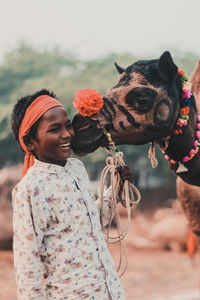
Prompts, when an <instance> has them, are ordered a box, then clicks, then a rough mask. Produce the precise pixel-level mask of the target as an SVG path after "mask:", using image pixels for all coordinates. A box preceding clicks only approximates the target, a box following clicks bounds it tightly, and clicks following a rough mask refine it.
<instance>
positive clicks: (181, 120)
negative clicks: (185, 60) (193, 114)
mask: <svg viewBox="0 0 200 300" xmlns="http://www.w3.org/2000/svg"><path fill="white" fill-rule="evenodd" d="M178 74H179V75H180V76H181V81H182V98H181V101H180V110H179V115H178V119H177V121H176V124H175V128H174V130H173V134H174V135H179V134H182V133H183V129H184V128H185V127H186V126H187V123H188V120H189V112H190V105H191V96H192V92H191V83H190V81H189V79H188V77H187V76H186V74H185V72H184V71H183V70H178ZM199 147H200V115H197V125H196V134H195V140H194V144H193V147H192V148H191V149H190V151H189V153H188V154H187V155H186V156H184V157H183V159H182V160H181V161H180V163H186V162H188V161H190V160H191V159H193V157H194V156H195V155H196V154H197V153H198V151H199ZM164 157H165V158H166V159H167V160H168V161H169V162H170V163H171V164H174V165H175V164H177V163H179V162H178V161H175V160H174V159H171V158H170V157H169V156H168V155H167V154H166V153H164ZM185 171H186V170H185Z"/></svg>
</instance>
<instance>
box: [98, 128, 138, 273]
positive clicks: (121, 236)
mask: <svg viewBox="0 0 200 300" xmlns="http://www.w3.org/2000/svg"><path fill="white" fill-rule="evenodd" d="M104 133H105V134H106V136H107V138H108V141H109V145H110V146H109V147H107V151H108V153H110V154H111V156H109V157H107V159H106V166H105V168H104V169H103V171H102V174H101V180H100V191H99V198H100V208H101V209H100V211H101V224H102V230H103V232H104V234H105V237H106V241H107V243H108V244H114V243H119V247H120V259H119V264H118V267H117V271H118V272H120V271H121V269H122V271H121V273H120V275H119V276H122V275H123V274H124V272H125V271H126V268H127V265H128V255H127V249H126V244H125V236H126V234H127V232H128V229H129V226H130V224H131V207H132V208H135V207H136V206H137V204H138V203H139V201H140V199H141V195H140V192H139V190H138V189H137V188H136V187H135V186H134V185H133V184H132V183H131V182H129V181H128V180H125V181H124V183H123V187H122V188H121V184H122V180H121V177H120V174H119V172H118V171H117V168H118V167H119V166H125V163H124V160H123V153H122V152H118V151H117V149H116V147H115V144H114V143H113V141H112V140H111V136H110V134H109V133H107V132H106V131H105V130H104ZM108 177H109V179H110V183H111V191H112V192H111V206H110V217H109V223H108V226H107V227H106V228H104V226H103V225H104V224H103V207H104V200H103V194H104V190H105V188H106V182H107V179H108ZM119 192H120V193H121V194H120V196H119ZM118 202H121V203H122V205H123V206H125V207H126V208H127V222H126V224H125V226H124V227H123V226H122V222H121V218H120V214H119V209H118ZM113 220H114V221H115V223H116V226H117V231H118V234H117V236H111V235H110V228H111V224H112V221H113ZM123 251H124V253H125V266H124V268H122V256H123V255H122V254H123Z"/></svg>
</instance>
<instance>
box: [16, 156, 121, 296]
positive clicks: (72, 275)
mask: <svg viewBox="0 0 200 300" xmlns="http://www.w3.org/2000/svg"><path fill="white" fill-rule="evenodd" d="M106 204H107V205H105V212H104V215H106V214H107V216H108V213H109V200H108V199H107V202H106ZM106 223H107V221H106V220H104V224H106ZM13 227H14V243H13V249H14V264H15V272H16V281H17V286H18V290H17V294H18V299H20V300H28V299H31V300H32V299H40V300H43V299H47V300H49V299H51V300H53V299H56V300H64V299H67V300H75V299H88V300H92V299H96V300H97V299H98V300H109V299H113V300H115V299H120V300H122V299H125V296H124V291H123V288H122V286H121V284H120V281H119V277H118V275H117V273H116V271H115V266H114V262H113V260H112V257H111V255H110V252H109V251H108V248H107V245H106V242H105V239H104V236H103V233H102V229H101V225H100V218H99V209H98V205H97V201H95V198H94V196H93V194H92V191H91V189H90V182H89V179H88V175H87V172H86V170H85V168H84V165H83V164H82V162H80V161H79V160H78V159H74V158H70V159H68V160H67V163H66V165H65V166H64V167H62V166H59V165H53V164H48V163H43V162H40V161H38V160H35V163H34V166H33V167H31V168H30V169H29V170H28V172H27V174H26V176H24V177H23V179H22V180H21V181H20V182H19V183H18V185H17V186H16V187H15V188H14V190H13Z"/></svg>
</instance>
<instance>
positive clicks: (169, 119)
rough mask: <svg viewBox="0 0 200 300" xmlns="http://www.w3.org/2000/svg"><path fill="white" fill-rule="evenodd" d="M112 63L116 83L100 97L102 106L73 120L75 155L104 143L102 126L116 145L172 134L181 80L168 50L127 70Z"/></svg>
mask: <svg viewBox="0 0 200 300" xmlns="http://www.w3.org/2000/svg"><path fill="white" fill-rule="evenodd" d="M115 66H116V68H117V71H118V72H119V74H120V76H119V80H118V82H117V83H116V84H115V85H114V86H113V87H112V88H110V89H109V90H108V91H107V93H106V94H105V95H104V96H103V100H104V105H103V107H102V109H101V110H100V112H99V113H97V114H95V115H93V116H92V118H88V117H82V116H80V115H79V114H77V115H75V117H74V119H73V122H72V124H73V127H74V130H75V139H74V144H73V150H74V152H75V153H76V154H77V155H84V154H87V153H90V152H93V151H95V150H96V149H97V148H98V147H100V146H106V145H107V140H106V137H105V135H104V133H103V130H102V128H101V127H102V126H103V127H104V128H105V129H106V130H107V131H108V132H110V133H111V135H112V138H113V140H114V141H115V143H116V144H144V143H147V142H151V141H155V140H159V139H162V138H164V137H166V136H168V135H170V134H171V131H172V129H173V127H174V123H175V121H176V118H177V115H178V111H179V96H180V94H181V80H180V77H179V75H178V72H177V71H178V69H177V66H176V65H175V64H174V62H173V60H172V58H171V55H170V53H169V52H164V53H163V54H162V55H161V57H160V58H159V59H155V60H140V61H137V62H135V63H134V64H132V65H131V66H129V67H128V68H126V69H123V68H121V67H119V66H118V65H117V64H116V63H115Z"/></svg>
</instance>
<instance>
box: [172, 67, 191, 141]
mask: <svg viewBox="0 0 200 300" xmlns="http://www.w3.org/2000/svg"><path fill="white" fill-rule="evenodd" d="M178 74H179V75H180V76H181V81H182V90H183V92H182V101H181V103H180V111H179V115H178V120H177V122H176V124H175V128H174V131H173V133H174V135H178V134H182V133H183V130H182V129H183V126H187V121H188V119H189V112H190V104H191V99H190V98H191V96H192V92H191V83H190V81H189V79H188V78H187V76H186V74H185V72H184V71H183V70H178Z"/></svg>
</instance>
